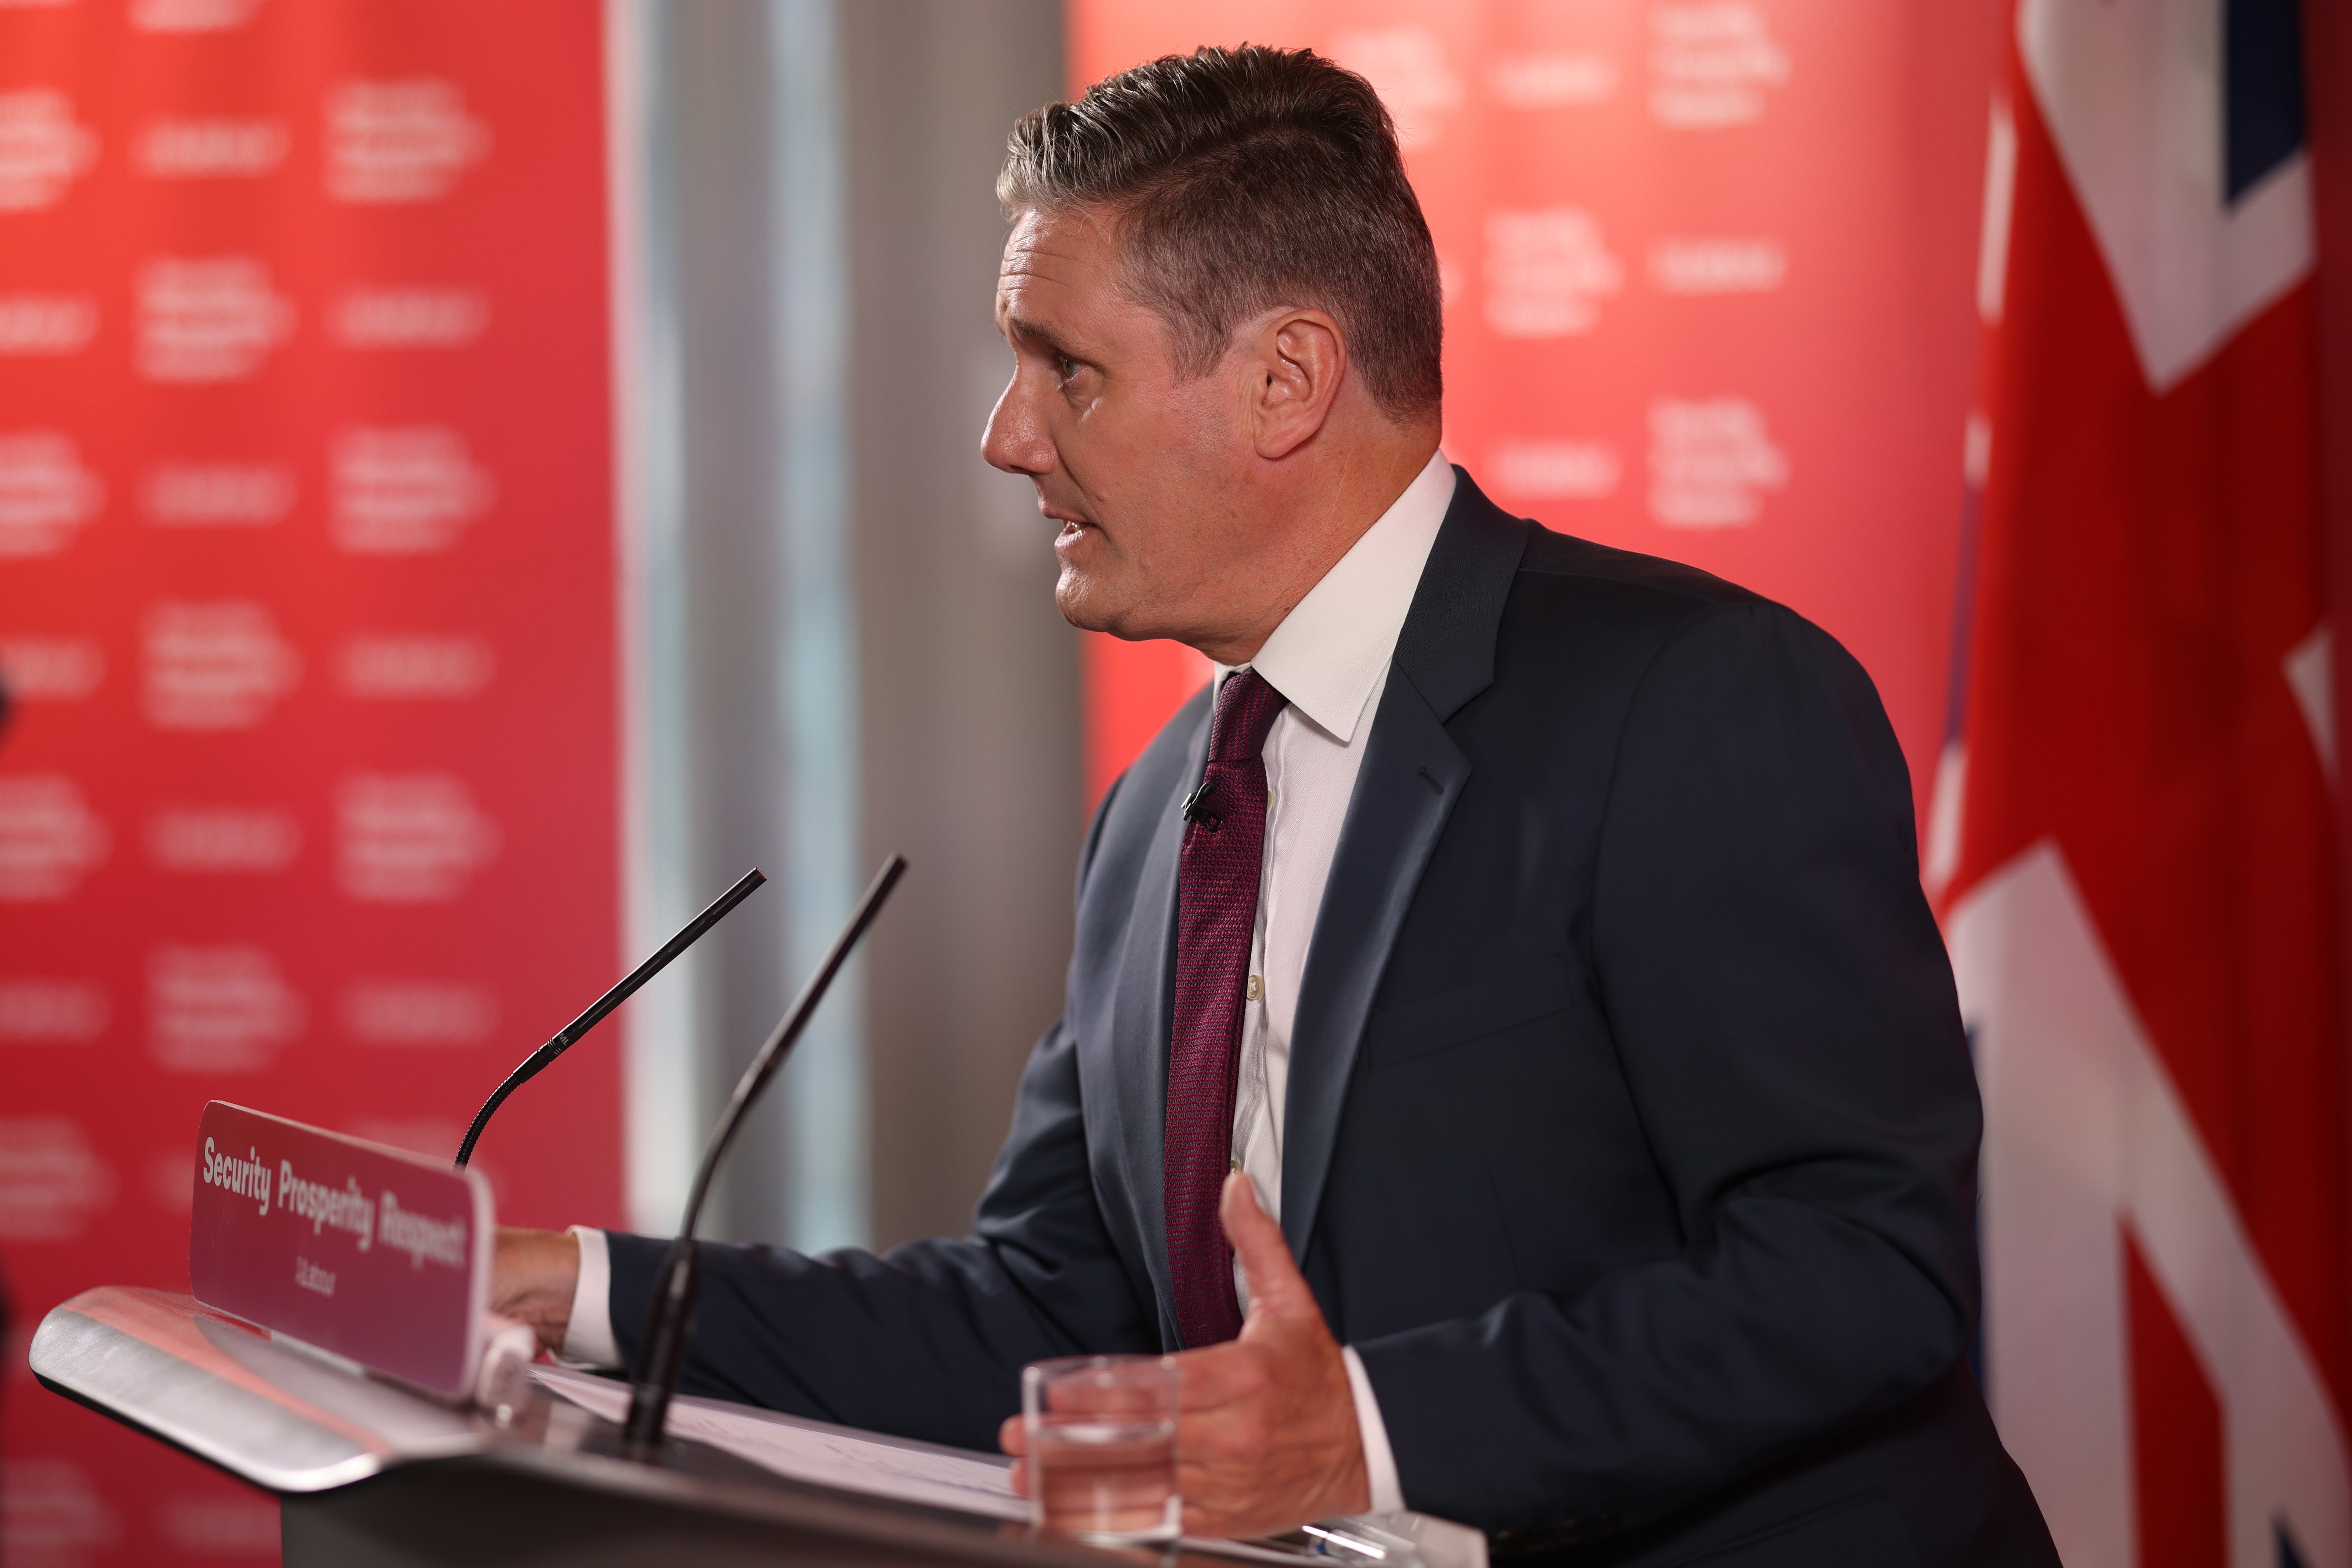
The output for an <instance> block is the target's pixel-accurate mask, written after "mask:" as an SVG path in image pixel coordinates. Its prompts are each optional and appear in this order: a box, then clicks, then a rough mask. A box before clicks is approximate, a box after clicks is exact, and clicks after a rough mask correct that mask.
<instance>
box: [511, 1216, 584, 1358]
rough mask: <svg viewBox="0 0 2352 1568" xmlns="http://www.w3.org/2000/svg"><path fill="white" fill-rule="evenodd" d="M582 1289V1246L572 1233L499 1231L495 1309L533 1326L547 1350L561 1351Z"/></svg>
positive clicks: (512, 1228) (512, 1229)
mask: <svg viewBox="0 0 2352 1568" xmlns="http://www.w3.org/2000/svg"><path fill="white" fill-rule="evenodd" d="M579 1285H580V1243H579V1242H578V1241H577V1240H576V1239H573V1237H572V1232H570V1231H569V1230H524V1229H520V1228H517V1227H515V1226H511V1225H501V1226H499V1244H498V1249H497V1250H496V1251H495V1252H493V1253H492V1254H491V1256H490V1311H492V1312H503V1313H505V1314H506V1315H507V1316H508V1317H510V1318H514V1319H517V1320H518V1321H520V1322H526V1323H529V1324H530V1326H531V1328H532V1330H533V1331H534V1332H536V1333H538V1335H539V1343H540V1344H541V1346H542V1347H544V1348H546V1349H548V1350H551V1351H560V1350H562V1348H563V1331H564V1330H565V1329H567V1328H569V1327H571V1326H572V1292H573V1291H576V1290H577V1289H578V1288H579Z"/></svg>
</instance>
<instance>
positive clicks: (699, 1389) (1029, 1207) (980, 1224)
mask: <svg viewBox="0 0 2352 1568" xmlns="http://www.w3.org/2000/svg"><path fill="white" fill-rule="evenodd" d="M1108 807H1109V801H1108V800H1106V801H1105V802H1104V810H1106V811H1107V810H1108ZM1098 829H1099V818H1097V831H1098ZM1088 849H1089V856H1088V859H1089V861H1090V860H1091V850H1092V842H1091V841H1089V845H1088ZM1084 875H1085V873H1084V872H1083V870H1082V871H1081V873H1080V876H1081V880H1082V881H1083V878H1084ZM610 1246H611V1258H612V1271H613V1283H612V1295H611V1304H612V1314H613V1330H614V1338H615V1339H616V1340H617V1341H618V1342H619V1345H620V1349H621V1354H622V1355H623V1356H624V1357H625V1358H626V1359H627V1360H628V1361H629V1362H630V1363H631V1364H635V1359H636V1355H637V1352H638V1347H639V1345H640V1343H642V1341H643V1338H644V1334H645V1326H646V1313H647V1310H648V1308H649V1307H650V1305H651V1301H652V1295H653V1287H654V1281H655V1278H656V1274H657V1273H658V1271H659V1269H660V1264H661V1258H662V1254H663V1253H664V1251H665V1250H666V1249H667V1247H668V1243H667V1241H665V1240H660V1239H655V1238H650V1237H643V1236H626V1235H621V1234H617V1233H616V1234H614V1236H613V1237H612V1238H611V1243H610ZM1159 1348H1160V1344H1159V1333H1158V1327H1157V1321H1156V1318H1155V1317H1154V1315H1153V1311H1152V1308H1151V1306H1150V1292H1149V1289H1148V1287H1146V1286H1144V1285H1143V1284H1142V1282H1141V1281H1137V1280H1136V1279H1134V1278H1133V1277H1132V1276H1131V1275H1130V1274H1129V1270H1128V1269H1127V1268H1126V1266H1125V1265H1124V1264H1123V1263H1122V1262H1121V1260H1120V1259H1119V1257H1118V1253H1117V1251H1116V1249H1115V1248H1114V1246H1113V1244H1112V1242H1111V1239H1110V1236H1109V1233H1108V1229H1107V1228H1106V1227H1105V1225H1104V1222H1103V1218H1102V1212H1101V1209H1100V1207H1098V1206H1097V1202H1096V1198H1095V1190H1094V1184H1093V1179H1092V1177H1091V1176H1090V1175H1089V1173H1088V1169H1087V1145H1086V1129H1085V1123H1084V1118H1083V1115H1082V1113H1081V1109H1080V1105H1079V1097H1078V1071H1077V1060H1076V1042H1075V1040H1074V1039H1073V1038H1072V1036H1071V1033H1070V1030H1068V1028H1067V1027H1066V1025H1064V1024H1061V1023H1056V1024H1055V1026H1054V1027H1053V1028H1052V1029H1050V1030H1047V1031H1046V1032H1045V1038H1044V1039H1043V1040H1039V1041H1038V1043H1037V1048H1036V1050H1035V1051H1034V1052H1033V1053H1032V1055H1031V1056H1030V1059H1029V1065H1028V1067H1027V1069H1026V1071H1024V1073H1023V1076H1022V1080H1021V1091H1020V1096H1019V1099H1018V1101H1017V1102H1016V1103H1015V1108H1014V1112H1013V1128H1012V1132H1011V1134H1010V1135H1009V1136H1008V1137H1007V1139H1006V1141H1005V1145H1004V1149H1003V1153H1002V1154H1000V1155H998V1156H997V1162H996V1168H995V1170H994V1172H993V1174H992V1176H990V1178H989V1184H988V1187H987V1190H986V1192H985V1193H984V1194H983V1195H982V1198H981V1202H980V1208H979V1213H978V1216H977V1223H976V1225H975V1228H974V1230H973V1233H972V1234H971V1236H968V1237H961V1238H956V1239H934V1240H928V1241H917V1242H912V1243H910V1244H908V1245H907V1246H904V1247H900V1248H898V1249H894V1250H892V1251H890V1252H887V1253H883V1254H880V1255H878V1256H877V1255H876V1254H874V1253H872V1252H867V1251H863V1250H858V1249H844V1250H841V1251H836V1252H827V1253H824V1254H822V1255H819V1256H814V1257H812V1256H807V1255H804V1254H802V1253H797V1252H791V1251H786V1250H783V1249H772V1248H766V1247H733V1246H722V1245H718V1244H714V1243H709V1242H706V1243H704V1244H703V1247H702V1276H701V1294H700V1300H699V1302H698V1310H697V1313H696V1319H695V1330H694V1337H693V1339H692V1341H691V1343H690V1344H689V1346H688V1354H687V1364H686V1369H685V1375H684V1378H683V1380H682V1387H683V1389H684V1391H685V1392H687V1393H690V1394H703V1395H709V1396H717V1397H719V1398H722V1399H733V1400H738V1401H741V1402H743V1403H747V1404H752V1405H760V1406H767V1407H768V1408H771V1409H775V1410H782V1411H786V1412H789V1413H791V1414H793V1415H796V1416H810V1417H814V1418H815V1419H818V1420H824V1421H834V1422H839V1423H841V1424H843V1425H845V1426H853V1427H869V1428H872V1429H875V1430H879V1431H887V1432H895V1433H898V1434H900V1435H902V1436H906V1437H919V1438H923V1439H926V1440H928V1441H930V1442H937V1443H950V1444H954V1445H957V1446H960V1447H963V1448H991V1449H992V1448H995V1446H996V1429H997V1426H998V1423H1000V1422H1001V1421H1003V1418H1004V1417H1005V1416H1009V1415H1011V1414H1012V1413H1013V1411H1014V1410H1015V1409H1017V1408H1019V1406H1020V1403H1021V1393H1020V1376H1021V1368H1022V1366H1023V1365H1024V1364H1025V1363H1028V1362H1031V1361H1034V1360H1037V1359H1039V1358H1040V1357H1044V1356H1052V1355H1070V1354H1078V1353H1080V1352H1086V1353H1088V1354H1096V1353H1103V1352H1114V1351H1129V1350H1131V1351H1137V1352H1145V1353H1149V1352H1152V1351H1156V1350H1158V1349H1159Z"/></svg>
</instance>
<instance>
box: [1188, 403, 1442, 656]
mask: <svg viewBox="0 0 2352 1568" xmlns="http://www.w3.org/2000/svg"><path fill="white" fill-rule="evenodd" d="M1437 434H1438V433H1437V428H1436V426H1435V425H1434V424H1431V425H1429V426H1428V427H1427V428H1426V429H1423V428H1419V427H1416V428H1413V429H1411V430H1402V429H1401V430H1398V431H1396V432H1395V434H1394V437H1393V438H1392V439H1391V440H1386V441H1381V442H1377V443H1364V444H1360V445H1358V446H1357V447H1356V448H1355V449H1354V450H1353V451H1351V453H1350V454H1349V455H1350V458H1351V459H1353V460H1352V461H1349V462H1347V463H1345V464H1344V465H1340V464H1327V465H1325V466H1324V467H1323V468H1322V470H1321V471H1320V472H1319V473H1318V474H1317V475H1315V476H1313V478H1312V479H1311V480H1310V481H1308V482H1307V483H1306V484H1303V485H1302V486H1300V489H1301V491H1302V493H1301V494H1300V495H1299V496H1298V497H1297V500H1298V505H1299V508H1300V513H1301V514H1302V515H1301V516H1299V517H1298V520H1297V526H1295V527H1293V528H1289V529H1287V530H1286V533H1287V534H1288V536H1289V538H1290V539H1291V541H1292V542H1291V546H1290V549H1288V550H1287V551H1286V553H1285V554H1283V555H1280V556H1277V557H1276V558H1275V559H1273V560H1271V561H1268V562H1265V563H1261V568H1260V569H1261V570H1267V571H1268V575H1269V576H1271V577H1273V578H1275V579H1276V580H1278V581H1279V582H1280V583H1281V588H1280V591H1278V592H1277V593H1276V595H1275V596H1274V597H1273V599H1272V600H1271V601H1270V602H1269V603H1268V604H1267V606H1266V609H1265V612H1263V613H1261V614H1260V615H1258V616H1256V617H1255V619H1254V620H1253V621H1252V622H1251V623H1250V624H1249V625H1248V626H1246V627H1242V628H1237V629H1234V631H1233V632H1229V633H1227V634H1224V635H1220V636H1216V637H1213V638H1203V639H1201V640H1198V641H1193V642H1192V647H1194V648H1195V649H1197V650H1199V651H1200V652H1201V653H1204V654H1206V655H1207V656H1208V657H1209V658H1210V659H1212V660H1213V661H1214V662H1215V663H1217V664H1248V663H1249V662H1250V661H1251V660H1252V659H1255V657H1257V653H1258V650H1259V649H1261V648H1263V647H1265V640H1266V639H1267V638H1268V637H1271V636H1272V635H1274V629H1275V628H1276V627H1277V626H1279V625H1281V624H1282V622H1284V620H1285V619H1286V618H1287V617H1288V616H1289V614H1290V612H1292V611H1293V610H1295V609H1297V606H1298V601H1300V600H1302V599H1304V598H1306V597H1307V594H1308V593H1309V592H1311V591H1313V590H1314V587H1315V585H1316V584H1317V583H1318V582H1320V581H1322V580H1323V579H1324V577H1325V576H1326V575H1327V574H1328V572H1329V571H1330V570H1331V569H1332V568H1333V567H1335V566H1337V565H1339V561H1340V559H1342V558H1343V557H1345V556H1346V555H1347V553H1348V552H1349V550H1351V549H1355V548H1356V541H1357V540H1359V539H1360V538H1363V537H1364V535H1365V534H1366V533H1367V532H1369V531H1370V528H1371V527H1372V525H1373V524H1374V523H1377V522H1379V521H1380V520H1381V517H1383V516H1385V515H1386V514H1387V512H1388V509H1389V508H1390V507H1393V506H1395V505H1396V501H1397V497H1400V496H1402V495H1403V494H1404V493H1405V489H1406V487H1407V486H1410V485H1412V482H1413V481H1414V480H1415V479H1416V478H1419V477H1420V476H1421V472H1422V470H1423V469H1424V468H1426V467H1428V466H1429V460H1430V459H1431V458H1432V457H1433V456H1434V455H1436V453H1437Z"/></svg>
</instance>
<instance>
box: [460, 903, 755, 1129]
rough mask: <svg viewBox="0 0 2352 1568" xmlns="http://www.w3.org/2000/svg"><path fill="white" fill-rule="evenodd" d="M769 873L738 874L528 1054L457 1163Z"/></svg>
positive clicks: (487, 1104)
mask: <svg viewBox="0 0 2352 1568" xmlns="http://www.w3.org/2000/svg"><path fill="white" fill-rule="evenodd" d="M767 880H768V879H767V878H766V877H764V876H762V875H761V874H760V868H759V867H758V866H753V867H752V868H751V870H750V871H747V872H745V873H743V874H742V875H741V876H740V877H738V878H736V880H735V885H734V886H732V887H730V888H729V889H728V890H727V891H726V892H724V893H722V894H719V896H718V898H717V899H715V900H713V901H712V903H711V905H710V907H709V908H708V909H706V910H704V911H703V912H702V913H701V914H699V915H696V916H695V917H694V918H693V919H692V920H689V921H688V922H687V923H686V929H685V930H683V931H680V932H679V933H678V934H677V936H673V937H671V938H670V939H669V940H668V941H667V942H665V943H663V944H662V948H661V951H660V952H658V953H656V954H655V955H654V956H652V957H650V958H648V959H646V961H645V962H644V963H642V964H640V965H638V966H637V967H635V968H634V969H632V970H630V971H629V972H628V973H627V974H626V975H625V976H623V977H622V978H621V983H620V984H619V985H617V986H614V988H612V989H611V990H609V991H606V992H605V993H604V995H603V996H601V997H598V998H596V999H595V1001H594V1002H593V1003H591V1004H590V1006H589V1009H588V1010H587V1011H586V1012H584V1013H582V1014H581V1015H580V1016H579V1017H578V1018H576V1019H572V1021H571V1022H570V1023H568V1024H565V1025H564V1026H563V1027H562V1029H560V1030H556V1031H555V1038H554V1039H552V1040H549V1041H548V1042H547V1043H546V1044H545V1045H542V1046H541V1047H540V1048H539V1049H538V1050H537V1051H532V1052H531V1053H530V1055H529V1056H527V1057H525V1058H523V1062H522V1065H521V1066H520V1067H518V1068H516V1069H515V1070H514V1071H512V1072H510V1073H509V1074H507V1081H506V1082H504V1083H501V1084H499V1086H498V1088H497V1089H496V1090H495V1091H493V1092H492V1093H491V1095H490V1097H489V1098H488V1100H485V1101H483V1102H482V1108H481V1109H480V1110H478V1111H477V1112H475V1113H474V1124H473V1125H472V1126H470V1127H468V1128H467V1129H466V1141H465V1142H464V1143H462V1144H459V1145H457V1168H458V1169H459V1170H463V1169H465V1168H466V1164H467V1161H469V1160H471V1159H472V1158H473V1157H474V1145H475V1143H476V1142H477V1141H478V1140H479V1139H480V1137H481V1135H482V1129H483V1128H485V1127H487V1126H488V1125H489V1124H490V1116H491V1113H494V1112H496V1111H497V1110H498V1108H499V1106H501V1105H503V1104H505V1103H506V1101H507V1096H508V1095H509V1094H511V1093H513V1092H515V1091H516V1090H518V1089H520V1088H521V1087H522V1086H523V1085H524V1084H526V1083H528V1082H530V1081H531V1080H532V1079H534V1078H536V1077H538V1076H539V1075H540V1074H541V1072H543V1071H546V1070H547V1065H548V1063H550V1062H551V1061H554V1060H555V1059H556V1058H557V1057H559V1056H562V1054H563V1053H564V1052H565V1051H570V1050H571V1049H572V1046H573V1044H574V1043H576V1042H577V1041H578V1040H579V1039H580V1037H581V1036H582V1035H583V1034H586V1033H587V1032H588V1031H589V1030H592V1029H594V1028H595V1027H596V1026H597V1025H598V1024H599V1023H601V1022H603V1021H604V1015H605V1014H606V1013H609V1012H611V1011H612V1010H613V1009H614V1008H617V1007H619V1006H620V1005H621V1004H622V1003H623V1002H625V1001H627V1000H628V999H629V998H631V997H633V996H635V995H636V992H637V988H638V987H639V986H642V985H644V984H645V983H646V981H647V980H650V979H652V978H653V977H655V976H656V975H658V974H660V973H661V972H662V971H663V970H664V969H666V968H667V967H669V961H670V960H671V959H672V958H675V957H677V956H678V955H679V954H680V953H683V952H685V951H686V950H687V949H688V947H691V946H694V945H695V943H697V942H698V941H700V940H701V939H702V934H703V933H704V932H706V931H708V930H709V929H710V928H711V927H712V926H714V925H718V924H719V922H720V921H721V920H724V919H726V918H727V915H728V912H729V911H730V910H732V909H733V908H734V907H735V906H736V905H737V904H740V903H742V902H743V901H744V900H745V899H747V898H749V897H751V894H752V893H753V892H754V891H755V890H757V889H758V887H759V885H760V884H761V883H763V882H765V881H767Z"/></svg>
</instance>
